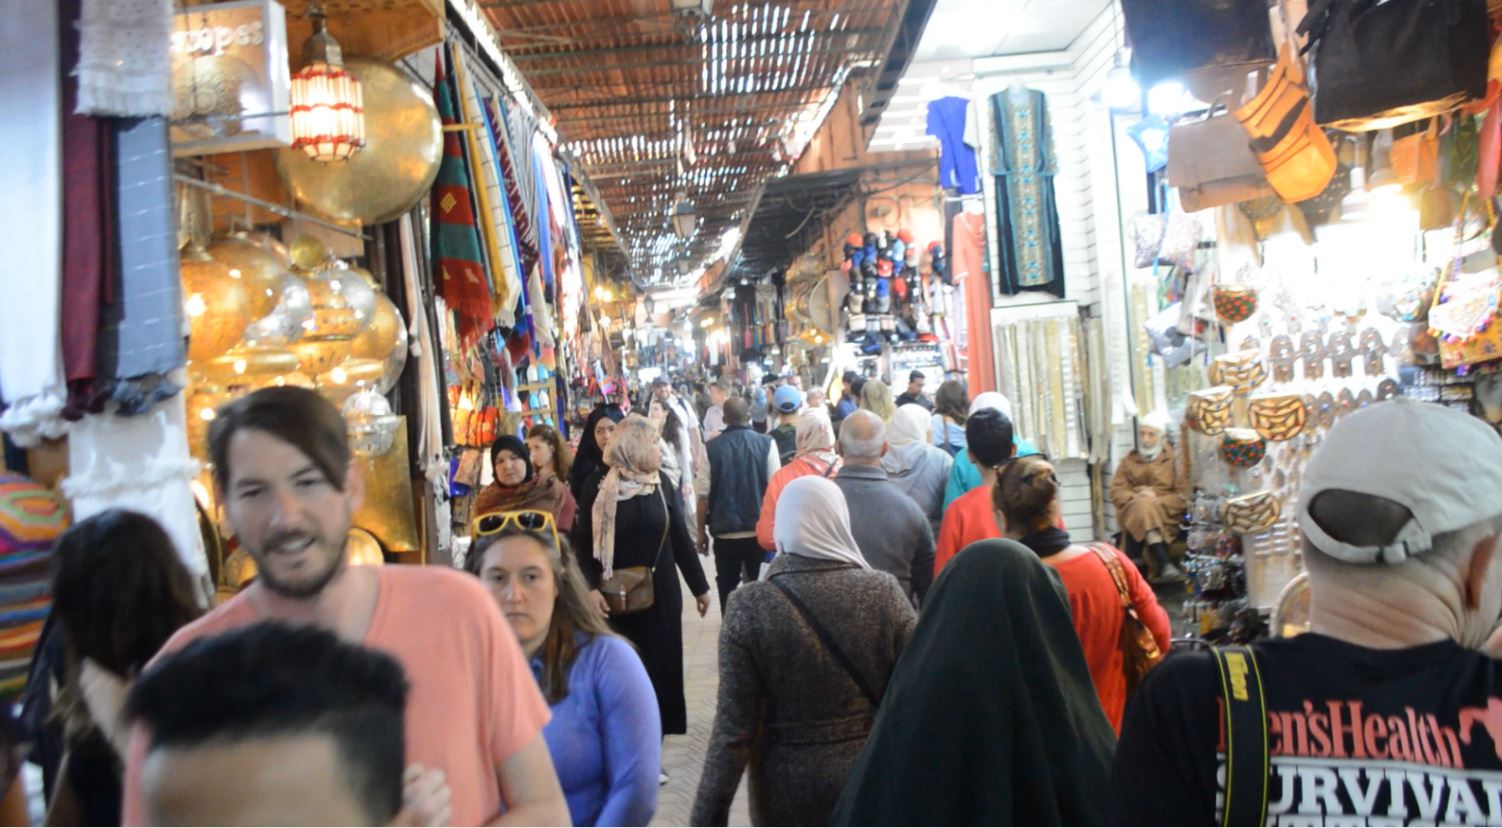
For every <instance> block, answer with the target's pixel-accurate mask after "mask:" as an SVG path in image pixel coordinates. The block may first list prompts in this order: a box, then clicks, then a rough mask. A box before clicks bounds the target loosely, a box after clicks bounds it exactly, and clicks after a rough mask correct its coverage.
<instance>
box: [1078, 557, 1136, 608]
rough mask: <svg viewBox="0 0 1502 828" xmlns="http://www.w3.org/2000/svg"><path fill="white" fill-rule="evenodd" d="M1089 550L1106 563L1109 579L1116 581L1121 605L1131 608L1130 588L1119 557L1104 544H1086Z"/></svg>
mask: <svg viewBox="0 0 1502 828" xmlns="http://www.w3.org/2000/svg"><path fill="white" fill-rule="evenodd" d="M1086 546H1088V547H1089V548H1090V551H1091V552H1094V553H1095V556H1096V557H1097V558H1100V562H1101V563H1103V564H1105V565H1106V571H1107V572H1109V573H1111V580H1112V581H1114V582H1115V583H1116V594H1117V596H1118V597H1120V598H1121V606H1122V607H1124V608H1126V609H1131V608H1132V590H1131V589H1130V588H1129V587H1128V586H1127V578H1126V572H1125V571H1124V570H1123V569H1122V568H1121V559H1120V558H1118V557H1116V555H1115V554H1114V553H1113V552H1111V551H1110V550H1109V549H1107V548H1106V547H1105V545H1104V544H1100V543H1090V544H1086Z"/></svg>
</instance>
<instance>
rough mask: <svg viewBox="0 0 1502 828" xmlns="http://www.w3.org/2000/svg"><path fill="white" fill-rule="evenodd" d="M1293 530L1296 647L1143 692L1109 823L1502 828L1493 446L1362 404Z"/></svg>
mask: <svg viewBox="0 0 1502 828" xmlns="http://www.w3.org/2000/svg"><path fill="white" fill-rule="evenodd" d="M1296 520H1297V523H1298V527H1299V530H1300V535H1301V536H1302V539H1303V561H1304V567H1305V571H1306V572H1307V573H1308V578H1309V591H1310V596H1311V597H1310V604H1309V625H1310V629H1309V631H1308V632H1306V633H1304V634H1302V635H1298V636H1297V637H1294V638H1286V639H1269V640H1264V641H1259V642H1257V643H1255V644H1253V645H1252V646H1251V647H1250V648H1245V649H1242V648H1237V649H1234V650H1229V651H1226V650H1222V651H1220V652H1219V653H1209V652H1190V653H1186V654H1183V655H1179V656H1172V657H1170V658H1169V659H1168V660H1167V661H1165V662H1164V663H1163V664H1162V665H1161V666H1159V667H1157V668H1156V669H1154V670H1153V671H1152V672H1151V673H1149V674H1148V676H1147V678H1146V680H1145V681H1144V682H1143V683H1142V685H1141V686H1140V687H1138V688H1137V690H1136V691H1135V692H1134V693H1133V695H1132V697H1131V699H1130V701H1128V703H1127V710H1126V716H1125V718H1124V719H1123V722H1122V730H1121V742H1120V745H1119V746H1118V747H1117V750H1116V759H1115V767H1114V770H1113V773H1112V779H1111V789H1110V792H1109V808H1108V811H1107V813H1108V815H1109V816H1108V818H1109V819H1110V820H1112V821H1114V822H1116V823H1118V824H1122V825H1209V824H1217V825H1220V824H1225V825H1250V824H1252V823H1254V822H1255V823H1256V824H1258V825H1377V824H1410V825H1412V824H1421V823H1427V824H1434V825H1439V824H1449V825H1497V824H1502V662H1499V661H1497V660H1495V659H1494V656H1495V655H1496V653H1495V652H1494V651H1492V650H1491V647H1492V646H1494V644H1495V642H1494V641H1489V637H1495V634H1494V631H1495V630H1497V629H1498V621H1499V616H1502V561H1499V560H1498V557H1497V553H1498V541H1499V539H1502V439H1499V438H1498V436H1497V433H1496V432H1495V431H1493V430H1492V428H1491V427H1490V426H1489V425H1487V424H1486V423H1485V422H1484V421H1483V420H1480V419H1478V418H1475V417H1471V416H1469V415H1467V414H1464V413H1461V412H1456V411H1452V410H1449V409H1447V408H1444V407H1442V406H1439V405H1432V404H1428V403H1420V402H1413V401H1409V400H1405V399H1402V398H1399V399H1397V400H1393V401H1390V402H1383V403H1377V404H1374V405H1372V406H1371V407H1369V408H1366V409H1362V410H1360V411H1357V412H1355V413H1352V414H1350V415H1347V416H1346V417H1344V418H1343V419H1341V420H1339V421H1338V422H1336V424H1335V427H1334V428H1333V429H1331V430H1330V432H1329V434H1328V435H1327V436H1326V437H1325V438H1324V440H1323V441H1322V442H1321V443H1320V445H1319V447H1318V448H1316V449H1315V451H1314V455H1313V457H1311V458H1310V460H1309V462H1308V464H1307V466H1306V467H1305V470H1304V474H1303V481H1302V484H1301V485H1300V487H1299V496H1298V506H1297V513H1296ZM1478 651H1480V652H1478ZM1222 814H1224V819H1222Z"/></svg>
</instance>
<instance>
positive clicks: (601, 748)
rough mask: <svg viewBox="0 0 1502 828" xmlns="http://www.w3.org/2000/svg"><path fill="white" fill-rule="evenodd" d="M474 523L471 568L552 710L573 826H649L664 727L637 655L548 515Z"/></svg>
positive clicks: (554, 745)
mask: <svg viewBox="0 0 1502 828" xmlns="http://www.w3.org/2000/svg"><path fill="white" fill-rule="evenodd" d="M474 529H475V543H474V546H472V547H471V548H470V551H469V555H468V556H467V557H466V559H465V569H468V570H469V571H470V572H471V573H473V574H475V575H477V576H479V578H480V580H482V581H483V582H484V583H485V586H486V587H487V588H488V589H489V590H490V593H491V595H493V596H494V597H495V601H496V604H498V605H499V606H500V608H501V612H502V613H504V614H505V616H506V620H507V621H508V622H510V624H511V629H512V630H513V631H514V632H515V633H516V637H517V639H519V640H520V642H521V645H522V650H523V652H525V653H526V654H527V658H528V659H530V660H531V662H532V672H533V673H534V674H535V675H536V677H537V683H538V686H539V687H541V688H542V694H543V696H544V697H546V698H547V700H548V704H549V705H551V706H552V710H553V718H552V720H551V721H549V722H548V725H547V727H546V728H544V730H543V737H544V738H545V739H546V740H547V743H548V750H549V751H550V752H551V753H552V754H553V767H554V768H555V769H557V771H558V781H559V782H561V783H562V785H563V792H564V794H565V795H566V796H567V798H568V809H569V813H570V815H571V816H572V817H573V822H574V824H575V825H646V824H647V823H649V822H651V820H652V815H653V814H654V813H655V812H656V810H657V786H658V773H659V772H660V771H661V765H662V745H661V738H662V725H661V723H660V720H659V713H658V711H657V696H656V695H655V693H654V692H653V690H652V682H651V680H650V679H648V678H647V671H646V669H645V668H644V667H643V666H642V663H641V659H640V658H639V657H637V655H636V651H635V650H633V649H632V648H631V645H630V644H629V643H627V642H626V640H625V639H623V638H620V637H619V636H617V635H615V634H614V633H612V632H611V631H610V628H609V627H608V626H606V624H605V619H604V618H603V617H602V616H601V615H600V613H599V610H597V609H596V608H595V607H594V605H593V603H591V602H590V600H589V592H588V588H587V587H586V586H585V585H584V578H583V576H582V575H581V574H580V573H579V570H578V568H577V565H576V563H575V558H574V556H573V554H572V553H571V552H570V551H569V550H568V549H567V548H566V547H565V546H564V543H565V542H564V541H563V540H562V539H561V538H560V537H559V536H558V533H557V530H556V528H555V526H554V523H553V520H552V515H550V514H548V513H546V512H535V511H523V512H503V513H499V514H493V515H485V516H484V517H481V518H479V519H478V520H476V523H475V527H474Z"/></svg>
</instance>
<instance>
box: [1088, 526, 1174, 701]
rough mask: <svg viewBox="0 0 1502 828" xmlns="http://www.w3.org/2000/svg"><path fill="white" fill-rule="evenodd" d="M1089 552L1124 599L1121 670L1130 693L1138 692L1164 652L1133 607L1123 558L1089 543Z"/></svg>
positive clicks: (1122, 605) (1122, 604)
mask: <svg viewBox="0 0 1502 828" xmlns="http://www.w3.org/2000/svg"><path fill="white" fill-rule="evenodd" d="M1090 551H1091V552H1094V553H1095V556H1096V557H1098V558H1100V562H1101V563H1103V564H1105V565H1106V571H1107V572H1110V573H1111V580H1112V581H1114V582H1115V583H1116V594H1117V596H1119V597H1120V598H1121V610H1122V614H1123V616H1124V617H1123V618H1122V619H1121V671H1122V672H1123V673H1125V674H1126V685H1127V692H1128V693H1130V692H1132V691H1133V690H1134V689H1136V687H1137V685H1138V684H1139V683H1141V681H1142V679H1143V678H1144V677H1146V676H1147V674H1148V672H1149V671H1150V670H1152V669H1153V668H1154V667H1157V666H1158V662H1160V661H1162V660H1163V651H1162V650H1159V649H1158V640H1157V639H1156V638H1153V633H1152V631H1151V630H1149V629H1148V628H1147V625H1146V624H1144V623H1142V618H1141V617H1140V616H1138V615H1137V608H1136V607H1134V606H1132V591H1131V589H1129V588H1128V587H1127V577H1126V571H1125V570H1123V569H1122V567H1121V559H1120V558H1118V557H1116V555H1115V554H1114V553H1112V552H1111V551H1110V550H1108V549H1106V548H1104V547H1103V546H1101V545H1100V544H1098V543H1092V544H1090Z"/></svg>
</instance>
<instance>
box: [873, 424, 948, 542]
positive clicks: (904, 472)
mask: <svg viewBox="0 0 1502 828" xmlns="http://www.w3.org/2000/svg"><path fill="white" fill-rule="evenodd" d="M932 429H933V415H931V414H929V413H928V409H926V408H924V407H923V406H921V405H917V404H914V403H908V404H907V405H904V406H901V407H900V408H898V409H897V414H896V416H894V417H893V418H892V423H891V425H889V426H888V427H887V453H886V455H884V456H883V457H882V458H881V467H882V470H884V471H885V472H886V473H887V479H888V480H890V481H892V485H894V486H896V487H897V488H899V489H901V490H902V493H903V494H905V495H907V496H908V497H910V498H912V499H913V502H914V503H917V504H918V508H919V509H922V510H923V514H924V515H926V516H927V517H928V522H929V523H930V524H931V525H932V526H933V532H934V537H938V535H939V525H940V523H941V522H942V521H943V519H944V485H945V483H947V482H948V480H949V470H950V468H951V467H952V466H953V465H954V458H952V457H950V456H949V452H947V451H944V450H943V449H941V448H938V447H936V446H935V445H933V442H932V441H931V435H930V431H932Z"/></svg>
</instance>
